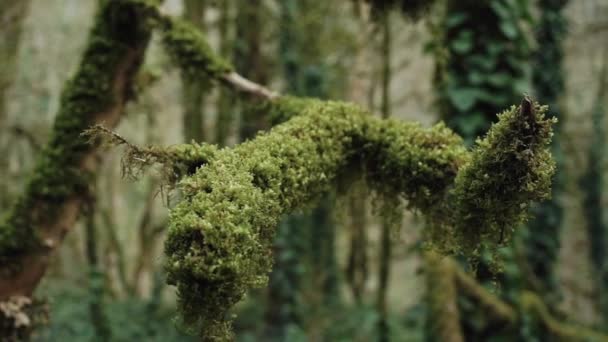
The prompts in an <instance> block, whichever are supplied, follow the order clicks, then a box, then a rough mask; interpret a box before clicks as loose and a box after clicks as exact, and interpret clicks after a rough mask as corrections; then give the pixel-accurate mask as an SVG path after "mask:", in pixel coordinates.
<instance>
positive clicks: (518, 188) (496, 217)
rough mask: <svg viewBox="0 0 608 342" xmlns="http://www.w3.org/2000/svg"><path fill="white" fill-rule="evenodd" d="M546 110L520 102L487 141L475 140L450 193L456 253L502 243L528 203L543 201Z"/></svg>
mask: <svg viewBox="0 0 608 342" xmlns="http://www.w3.org/2000/svg"><path fill="white" fill-rule="evenodd" d="M546 111H547V107H546V106H540V105H539V104H537V103H534V104H533V103H531V102H530V101H529V100H528V99H524V101H523V102H522V105H520V106H519V107H515V106H513V107H512V108H511V109H509V110H507V111H505V112H503V113H502V114H499V121H498V122H497V123H496V124H494V125H493V126H492V128H491V129H490V131H489V132H488V134H487V136H486V137H485V138H484V139H481V140H478V141H477V145H476V147H475V148H474V149H473V151H472V153H471V162H470V163H469V164H467V165H466V166H464V167H463V168H462V170H460V172H459V173H458V176H457V177H456V181H455V184H454V189H453V190H452V194H451V195H452V204H453V208H452V209H453V215H454V216H453V220H454V223H453V225H454V229H455V231H454V233H455V237H456V246H459V247H460V249H461V250H462V251H464V252H466V253H470V251H476V250H477V249H478V247H479V246H480V245H481V243H482V242H484V243H486V244H489V245H497V244H502V243H504V242H505V241H508V239H509V237H510V235H511V233H512V230H513V229H514V228H515V227H518V226H519V225H520V224H521V223H522V222H524V221H525V219H526V218H527V216H528V208H529V206H530V204H531V203H532V202H534V201H540V200H543V199H546V198H547V197H549V195H550V188H551V179H552V176H553V174H554V172H555V162H554V160H553V158H552V156H551V152H550V148H549V146H550V143H551V138H552V134H553V133H552V125H553V124H554V123H555V121H556V120H555V119H550V118H547V117H546V116H545V113H546Z"/></svg>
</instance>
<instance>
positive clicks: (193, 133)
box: [182, 0, 209, 142]
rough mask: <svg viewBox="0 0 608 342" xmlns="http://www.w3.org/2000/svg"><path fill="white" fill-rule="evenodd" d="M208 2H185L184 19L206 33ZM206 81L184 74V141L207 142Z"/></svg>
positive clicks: (207, 86)
mask: <svg viewBox="0 0 608 342" xmlns="http://www.w3.org/2000/svg"><path fill="white" fill-rule="evenodd" d="M206 12H207V1H206V0H184V17H185V19H186V20H187V21H189V22H190V23H192V24H193V25H194V26H195V27H197V28H198V29H200V30H201V31H203V32H205V31H206V27H205V26H206V25H205V13H206ZM208 83H209V82H208V81H207V80H205V79H192V78H190V77H188V76H187V74H182V106H183V110H184V116H183V121H182V122H183V129H184V140H185V141H186V142H191V141H192V140H194V141H196V142H203V141H205V139H206V137H205V108H204V107H205V98H206V95H207V94H206V93H207V92H208V89H209V84H208Z"/></svg>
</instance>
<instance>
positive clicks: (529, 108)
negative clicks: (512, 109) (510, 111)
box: [519, 94, 534, 118]
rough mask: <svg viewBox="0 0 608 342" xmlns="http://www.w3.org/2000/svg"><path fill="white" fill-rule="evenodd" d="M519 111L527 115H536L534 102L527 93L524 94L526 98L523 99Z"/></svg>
mask: <svg viewBox="0 0 608 342" xmlns="http://www.w3.org/2000/svg"><path fill="white" fill-rule="evenodd" d="M519 113H520V114H521V115H523V116H525V117H530V118H531V117H534V104H533V103H532V100H531V99H530V97H529V96H528V95H527V94H524V98H523V99H522V100H521V105H520V106H519Z"/></svg>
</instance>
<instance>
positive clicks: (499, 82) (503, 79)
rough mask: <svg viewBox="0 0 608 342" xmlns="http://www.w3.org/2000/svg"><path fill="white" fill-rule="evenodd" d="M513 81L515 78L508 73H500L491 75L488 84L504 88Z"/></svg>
mask: <svg viewBox="0 0 608 342" xmlns="http://www.w3.org/2000/svg"><path fill="white" fill-rule="evenodd" d="M512 80H513V77H512V76H511V75H509V74H507V73H504V72H500V73H496V74H490V75H489V76H488V83H490V84H491V85H493V86H496V87H502V86H505V85H507V84H509V82H511V81H512Z"/></svg>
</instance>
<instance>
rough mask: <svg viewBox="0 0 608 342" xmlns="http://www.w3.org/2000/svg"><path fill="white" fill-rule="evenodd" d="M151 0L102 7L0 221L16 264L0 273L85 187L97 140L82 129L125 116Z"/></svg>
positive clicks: (4, 256)
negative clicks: (22, 185)
mask: <svg viewBox="0 0 608 342" xmlns="http://www.w3.org/2000/svg"><path fill="white" fill-rule="evenodd" d="M153 4H154V2H152V1H144V0H117V1H109V2H106V4H105V5H103V6H102V7H101V8H100V10H99V12H98V13H97V16H96V19H95V23H94V25H93V28H92V30H91V32H90V34H89V39H88V41H87V45H86V47H85V50H84V54H83V57H82V59H81V63H80V66H79V68H78V70H77V72H76V74H75V75H74V76H73V77H72V78H71V79H70V80H69V81H68V82H67V84H66V86H65V87H64V89H63V92H62V97H61V103H60V110H59V113H58V114H57V117H56V119H55V123H54V126H53V133H52V136H51V138H50V141H49V143H48V144H47V145H46V146H45V148H44V149H43V151H42V152H41V154H40V156H39V157H38V160H37V163H36V166H35V168H34V171H33V173H32V175H31V176H30V179H29V181H28V183H27V186H26V190H25V193H24V194H23V195H22V196H21V197H20V198H19V199H18V200H17V202H16V204H15V206H14V207H13V208H12V209H11V211H10V212H9V213H8V216H7V218H6V219H5V220H4V221H3V222H2V223H0V261H1V262H2V264H3V266H4V265H11V267H7V268H5V269H10V270H11V271H9V272H2V273H3V274H2V276H3V277H0V279H1V278H4V276H7V274H5V273H9V275H10V274H14V272H15V271H17V272H18V271H19V270H20V266H19V263H20V260H21V258H22V257H23V256H25V255H28V254H29V253H31V252H33V251H35V250H41V248H42V247H44V250H47V249H48V248H47V247H49V246H47V245H46V242H43V241H41V237H40V234H39V233H40V232H39V230H40V228H41V226H44V225H48V226H52V225H53V222H55V220H56V219H58V218H59V217H58V216H61V213H62V209H63V208H64V207H63V206H64V205H65V204H66V203H67V201H68V199H70V198H73V197H74V196H77V195H78V194H84V193H86V192H87V190H88V183H89V180H90V178H91V177H90V170H87V169H86V168H85V167H84V166H83V165H85V164H86V163H85V160H87V158H89V156H90V155H91V153H92V151H94V150H95V148H96V146H95V145H94V144H90V143H89V142H88V141H87V140H86V139H85V138H84V137H81V135H80V134H81V132H83V131H84V130H85V129H87V128H88V127H89V126H91V125H93V124H94V123H96V121H105V122H106V123H107V124H110V125H113V124H115V123H116V122H117V121H118V119H119V118H120V113H121V111H122V106H123V105H124V103H125V102H126V101H127V100H128V99H129V98H130V95H131V92H132V90H131V83H132V82H131V80H132V78H133V77H134V75H135V73H136V70H137V69H138V67H139V65H140V63H141V60H142V58H143V54H144V51H145V47H146V46H147V42H148V39H149V36H150V30H151V27H152V22H151V21H150V20H149V17H148V15H149V11H150V10H151V8H153V6H154V5H153ZM64 224H65V225H67V224H68V223H65V222H64ZM69 224H71V223H69ZM54 242H56V241H54ZM13 266H14V267H13ZM2 281H3V280H2ZM0 284H1V282H0ZM3 285H5V284H3ZM1 288H3V289H4V287H1ZM23 291H26V290H25V289H24V290H23Z"/></svg>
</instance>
